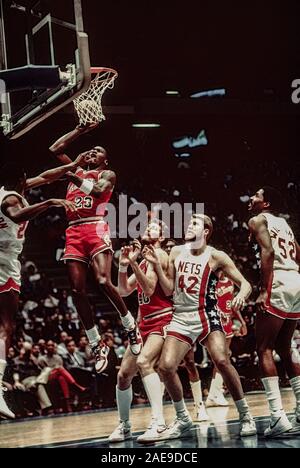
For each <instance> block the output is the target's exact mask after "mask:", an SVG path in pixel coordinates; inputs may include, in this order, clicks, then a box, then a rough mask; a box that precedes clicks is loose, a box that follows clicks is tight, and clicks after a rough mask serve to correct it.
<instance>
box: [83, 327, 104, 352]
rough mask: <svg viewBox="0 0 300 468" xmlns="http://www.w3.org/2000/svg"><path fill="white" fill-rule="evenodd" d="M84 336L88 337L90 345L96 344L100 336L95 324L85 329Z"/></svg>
mask: <svg viewBox="0 0 300 468" xmlns="http://www.w3.org/2000/svg"><path fill="white" fill-rule="evenodd" d="M86 336H87V337H88V340H89V343H90V345H91V347H92V348H93V347H94V346H97V345H98V343H99V341H100V340H101V336H100V335H99V332H98V328H97V327H96V325H95V326H94V327H93V328H90V329H89V330H86Z"/></svg>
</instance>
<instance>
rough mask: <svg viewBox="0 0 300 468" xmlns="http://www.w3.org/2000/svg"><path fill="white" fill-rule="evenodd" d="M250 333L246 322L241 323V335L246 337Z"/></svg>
mask: <svg viewBox="0 0 300 468" xmlns="http://www.w3.org/2000/svg"><path fill="white" fill-rule="evenodd" d="M247 333H248V329H247V325H246V323H245V322H241V328H240V335H241V336H246V335H247Z"/></svg>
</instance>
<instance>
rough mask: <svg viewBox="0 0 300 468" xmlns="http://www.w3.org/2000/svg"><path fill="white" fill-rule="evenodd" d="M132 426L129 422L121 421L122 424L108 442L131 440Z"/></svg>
mask: <svg viewBox="0 0 300 468" xmlns="http://www.w3.org/2000/svg"><path fill="white" fill-rule="evenodd" d="M131 439H132V433H131V424H130V422H129V421H120V424H119V425H118V427H116V429H115V430H114V431H113V432H112V433H111V434H110V436H109V438H108V441H109V442H112V443H114V442H123V441H124V440H131Z"/></svg>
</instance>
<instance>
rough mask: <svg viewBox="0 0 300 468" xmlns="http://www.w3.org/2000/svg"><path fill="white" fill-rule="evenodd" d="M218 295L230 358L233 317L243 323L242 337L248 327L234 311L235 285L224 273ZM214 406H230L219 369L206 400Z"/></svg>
mask: <svg viewBox="0 0 300 468" xmlns="http://www.w3.org/2000/svg"><path fill="white" fill-rule="evenodd" d="M216 295H217V298H218V302H217V306H218V309H219V311H220V315H221V322H222V326H223V329H224V332H225V336H226V346H227V352H228V355H229V356H230V354H231V351H230V344H231V340H232V337H233V331H232V326H233V321H232V319H233V317H236V318H237V319H238V320H239V322H240V323H241V328H240V335H241V336H245V335H247V326H246V322H245V320H244V319H243V317H242V314H241V312H240V311H239V310H236V311H235V312H234V311H233V310H232V301H233V299H234V283H233V282H232V281H231V280H230V279H229V278H226V276H225V275H224V273H223V272H222V271H220V272H219V273H218V283H217V287H216ZM212 406H229V404H228V401H227V400H226V398H225V397H224V394H223V378H222V375H221V374H220V373H219V372H218V370H217V369H214V372H213V379H212V381H211V384H210V389H209V393H208V397H207V400H206V407H207V408H210V407H212Z"/></svg>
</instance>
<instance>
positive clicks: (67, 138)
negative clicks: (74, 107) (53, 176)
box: [49, 123, 98, 165]
mask: <svg viewBox="0 0 300 468" xmlns="http://www.w3.org/2000/svg"><path fill="white" fill-rule="evenodd" d="M97 126H98V124H97V123H93V124H89V125H86V126H81V125H77V127H75V128H74V129H73V130H71V132H69V133H66V134H65V135H63V136H62V137H60V138H59V139H58V140H57V141H56V142H55V143H53V145H51V146H50V148H49V150H50V151H51V153H52V154H54V155H55V156H56V157H57V159H58V160H59V161H60V162H61V163H62V164H64V165H66V164H70V163H71V162H72V159H71V158H69V156H68V155H67V154H66V153H65V151H66V149H67V147H68V146H69V145H70V144H71V143H72V142H73V141H75V140H76V139H77V138H78V137H79V136H80V135H84V133H87V132H89V131H91V130H93V128H95V127H97Z"/></svg>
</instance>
